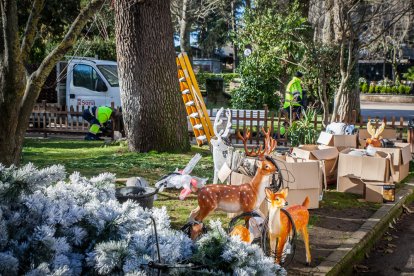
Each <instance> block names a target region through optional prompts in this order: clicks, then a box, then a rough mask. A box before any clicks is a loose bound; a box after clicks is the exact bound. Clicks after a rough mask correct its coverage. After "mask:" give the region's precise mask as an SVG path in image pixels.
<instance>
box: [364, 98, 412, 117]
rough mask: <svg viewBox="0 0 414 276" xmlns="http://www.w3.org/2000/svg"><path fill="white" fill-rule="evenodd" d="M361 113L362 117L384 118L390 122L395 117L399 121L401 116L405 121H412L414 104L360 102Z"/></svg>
mask: <svg viewBox="0 0 414 276" xmlns="http://www.w3.org/2000/svg"><path fill="white" fill-rule="evenodd" d="M361 113H362V116H364V117H366V116H370V117H376V116H378V117H384V116H386V117H387V119H388V120H390V119H391V117H392V116H395V118H396V120H399V118H400V117H401V116H402V117H404V119H405V120H408V119H410V120H411V119H414V104H404V103H375V102H361Z"/></svg>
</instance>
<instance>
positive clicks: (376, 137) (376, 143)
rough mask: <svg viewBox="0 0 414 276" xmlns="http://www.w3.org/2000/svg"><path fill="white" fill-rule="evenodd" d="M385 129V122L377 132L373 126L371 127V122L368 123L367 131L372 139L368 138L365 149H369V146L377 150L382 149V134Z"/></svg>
mask: <svg viewBox="0 0 414 276" xmlns="http://www.w3.org/2000/svg"><path fill="white" fill-rule="evenodd" d="M384 129H385V122H384V121H383V122H382V124H381V126H380V127H378V129H376V130H375V127H374V126H373V125H371V121H368V123H367V131H368V133H369V134H370V135H371V138H368V139H367V141H366V143H365V147H368V146H369V145H371V146H373V147H375V148H381V147H382V144H381V137H380V135H381V133H382V132H383V131H384Z"/></svg>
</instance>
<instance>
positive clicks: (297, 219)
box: [266, 188, 311, 265]
mask: <svg viewBox="0 0 414 276" xmlns="http://www.w3.org/2000/svg"><path fill="white" fill-rule="evenodd" d="M288 190H289V189H288V188H285V189H282V190H281V191H280V192H277V193H273V192H272V190H270V189H266V197H267V200H268V201H269V204H268V206H269V236H270V249H271V250H272V251H273V250H276V259H275V262H276V263H280V262H281V259H282V253H283V248H284V247H285V244H286V241H287V238H288V235H289V233H290V232H291V231H292V224H291V223H290V221H289V219H288V217H287V215H286V214H285V213H284V212H281V211H280V209H281V208H283V207H285V206H286V205H287V201H286V199H287V196H288ZM308 206H309V197H306V198H305V200H304V201H303V203H302V205H294V206H290V207H288V208H287V209H286V211H288V213H289V214H290V216H291V217H292V219H293V223H294V224H295V227H296V230H297V231H298V232H299V233H300V234H301V235H302V238H303V241H304V243H305V250H306V263H307V264H308V265H309V264H310V263H311V253H310V248H309V234H308V222H309V211H308ZM276 244H277V248H276Z"/></svg>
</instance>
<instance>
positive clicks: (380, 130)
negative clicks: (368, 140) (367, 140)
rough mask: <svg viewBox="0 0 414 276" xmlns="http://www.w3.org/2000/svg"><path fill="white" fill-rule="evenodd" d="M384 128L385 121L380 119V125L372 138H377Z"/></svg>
mask: <svg viewBox="0 0 414 276" xmlns="http://www.w3.org/2000/svg"><path fill="white" fill-rule="evenodd" d="M384 128H385V122H384V121H382V124H381V126H380V127H379V128H378V129H377V131H376V132H375V134H374V138H376V139H378V137H379V136H380V134H381V133H382V132H383V131H384Z"/></svg>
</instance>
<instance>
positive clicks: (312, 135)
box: [288, 108, 317, 147]
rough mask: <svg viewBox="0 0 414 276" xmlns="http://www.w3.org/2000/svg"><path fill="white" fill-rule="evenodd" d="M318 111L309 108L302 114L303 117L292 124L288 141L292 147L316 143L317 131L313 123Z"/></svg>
mask: <svg viewBox="0 0 414 276" xmlns="http://www.w3.org/2000/svg"><path fill="white" fill-rule="evenodd" d="M315 114H316V111H315V110H314V109H312V108H308V109H307V110H306V112H305V111H303V112H302V115H303V117H302V118H301V119H300V120H298V121H294V122H293V123H292V126H291V127H289V129H288V139H289V142H290V144H291V145H292V147H297V146H299V145H304V144H315V143H316V134H317V132H316V129H315V125H314V123H313V120H314V117H315Z"/></svg>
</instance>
